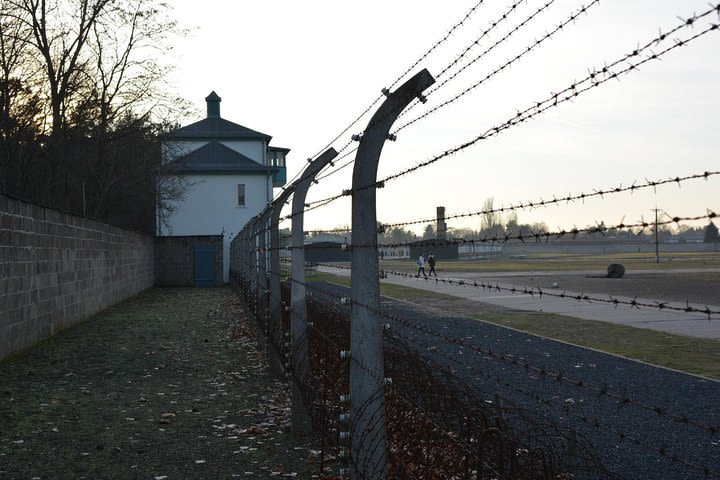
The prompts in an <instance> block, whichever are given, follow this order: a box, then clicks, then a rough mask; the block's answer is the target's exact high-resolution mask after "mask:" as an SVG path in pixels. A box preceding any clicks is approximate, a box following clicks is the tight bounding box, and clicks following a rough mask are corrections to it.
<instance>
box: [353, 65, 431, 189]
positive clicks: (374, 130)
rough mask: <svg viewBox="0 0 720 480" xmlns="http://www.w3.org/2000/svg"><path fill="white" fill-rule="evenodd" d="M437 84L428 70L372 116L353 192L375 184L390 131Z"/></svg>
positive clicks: (359, 154) (390, 96)
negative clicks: (408, 107) (407, 108)
mask: <svg viewBox="0 0 720 480" xmlns="http://www.w3.org/2000/svg"><path fill="white" fill-rule="evenodd" d="M434 83H435V79H434V78H433V76H432V75H430V72H428V71H427V69H425V68H424V69H422V70H421V71H420V72H418V73H416V74H415V75H414V76H413V77H412V78H410V79H409V80H408V81H407V82H405V83H403V84H402V85H401V86H400V87H399V88H398V89H397V90H395V91H394V92H391V93H389V94H388V97H387V99H385V101H384V102H383V104H382V105H380V108H378V110H377V111H376V112H375V114H374V115H373V116H372V118H371V119H370V121H369V122H368V126H367V128H366V129H365V132H364V133H363V134H362V137H361V138H360V145H359V146H358V151H357V154H356V156H355V167H354V168H353V183H352V185H353V190H354V189H355V188H357V187H364V186H365V185H370V184H373V183H375V181H376V177H377V168H378V164H379V163H380V153H381V152H382V149H383V146H384V145H385V140H386V139H387V136H388V134H389V133H390V127H392V124H393V123H394V122H395V120H396V119H397V117H398V116H399V115H400V113H402V111H403V110H404V109H405V107H407V106H408V105H409V104H410V102H412V100H413V99H414V98H416V97H419V96H420V95H421V94H422V92H423V91H424V90H425V89H427V88H428V87H429V86H430V85H432V84H434Z"/></svg>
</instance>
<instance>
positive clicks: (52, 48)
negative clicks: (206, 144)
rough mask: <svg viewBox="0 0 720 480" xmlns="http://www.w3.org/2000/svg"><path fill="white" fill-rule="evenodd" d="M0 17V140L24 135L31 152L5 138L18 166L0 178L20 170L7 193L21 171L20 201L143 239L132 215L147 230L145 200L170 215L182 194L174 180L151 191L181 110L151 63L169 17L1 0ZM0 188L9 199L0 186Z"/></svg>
mask: <svg viewBox="0 0 720 480" xmlns="http://www.w3.org/2000/svg"><path fill="white" fill-rule="evenodd" d="M0 8H1V9H2V20H1V22H0V28H1V30H0V57H1V58H0V68H2V72H0V115H1V114H4V117H3V118H0V133H4V132H8V131H11V127H12V126H17V125H29V128H28V129H26V130H27V131H28V132H29V135H28V136H29V138H30V140H29V141H26V142H25V144H27V145H33V144H34V145H38V146H40V148H36V149H35V150H34V151H30V150H28V149H27V148H26V149H24V150H22V149H20V147H21V146H22V145H23V142H22V141H21V139H20V138H19V137H17V135H16V136H15V137H12V138H9V137H8V138H9V140H8V141H5V142H4V143H3V145H2V146H3V148H6V149H8V151H11V150H13V149H15V150H17V151H22V152H23V153H24V154H25V157H21V156H20V155H19V154H16V155H15V156H14V159H13V160H12V161H7V162H6V163H7V165H3V164H2V161H0V169H2V170H1V171H3V173H4V172H5V171H14V170H18V171H19V172H21V173H18V174H17V175H15V176H16V177H18V179H19V180H17V181H14V182H15V183H18V182H20V183H22V179H23V178H28V175H27V172H28V171H32V179H33V180H32V182H30V183H32V184H33V185H30V186H28V187H26V188H24V190H25V195H23V196H29V197H31V198H32V199H33V200H35V201H38V202H40V203H45V204H52V205H53V206H56V207H60V208H64V209H68V210H71V211H75V212H77V213H82V214H86V215H89V216H93V217H98V218H101V219H106V220H108V221H114V222H119V223H121V224H125V225H130V226H133V227H135V228H142V229H147V230H149V231H153V230H154V228H152V227H151V226H149V223H150V221H148V220H147V219H146V218H144V217H145V216H146V212H147V213H149V217H150V220H151V221H152V223H154V216H155V214H154V205H155V203H156V197H159V198H160V200H159V202H158V203H159V204H160V205H161V207H162V208H165V207H167V208H170V207H169V206H170V205H171V204H172V201H171V200H172V199H177V198H178V197H179V196H181V195H183V193H184V190H186V189H183V186H182V185H183V182H181V181H176V180H173V181H165V180H160V181H159V182H157V183H156V182H155V179H156V178H161V177H162V173H163V165H162V164H161V162H160V153H159V152H160V149H159V141H158V140H159V135H160V133H161V131H162V130H164V129H165V127H166V126H168V125H169V124H171V123H175V122H174V121H173V120H172V119H174V118H176V117H175V115H180V114H182V113H185V112H186V111H187V103H186V102H184V101H181V100H178V99H177V98H176V97H175V96H174V95H172V94H170V93H169V92H170V89H169V88H168V85H167V84H166V83H165V78H166V74H167V72H168V71H169V69H170V68H171V66H170V65H168V64H165V63H163V60H162V59H163V58H166V55H165V53H166V51H167V50H169V49H170V40H171V39H172V38H173V37H174V36H175V35H180V34H182V33H183V32H182V31H181V30H180V29H179V28H178V25H177V23H176V22H175V21H174V20H173V19H172V17H171V15H170V7H169V6H168V5H167V4H165V3H164V2H162V1H161V0H3V2H2V4H1V7H0ZM23 106H27V107H30V106H32V107H33V108H34V110H33V111H29V110H27V109H25V110H23V109H22V108H20V107H23ZM32 122H35V123H34V124H33V123H32ZM5 137H7V135H6V136H4V137H2V138H3V140H4V139H5ZM15 150H13V151H15ZM13 169H14V170H13ZM13 178H14V177H13ZM168 184H172V186H171V187H170V186H168ZM0 187H2V188H3V191H5V192H8V191H10V186H8V185H7V181H6V185H0ZM165 195H167V196H168V201H165ZM140 211H142V212H143V215H142V216H143V219H134V218H133V217H134V216H138V215H137V214H138V212H140ZM139 225H142V227H140V226H139Z"/></svg>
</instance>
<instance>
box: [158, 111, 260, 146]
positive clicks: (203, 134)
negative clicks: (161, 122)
mask: <svg viewBox="0 0 720 480" xmlns="http://www.w3.org/2000/svg"><path fill="white" fill-rule="evenodd" d="M166 137H167V138H170V139H183V140H265V141H266V142H267V143H270V139H271V138H272V137H271V136H270V135H267V134H265V133H262V132H258V131H255V130H251V129H249V128H247V127H243V126H242V125H238V124H237V123H233V122H231V121H229V120H225V119H224V118H220V117H210V118H204V119H202V120H200V121H199V122H195V123H191V124H190V125H188V126H186V127H182V128H179V129H177V130H174V131H172V132H169V133H167V134H166Z"/></svg>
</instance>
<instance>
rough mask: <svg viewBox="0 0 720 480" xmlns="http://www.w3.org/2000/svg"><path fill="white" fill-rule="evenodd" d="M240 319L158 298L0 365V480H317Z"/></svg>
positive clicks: (170, 294)
mask: <svg viewBox="0 0 720 480" xmlns="http://www.w3.org/2000/svg"><path fill="white" fill-rule="evenodd" d="M244 315H245V313H244V311H243V310H242V307H240V306H239V303H238V301H237V300H236V298H235V297H234V296H233V294H232V292H231V291H230V290H229V289H212V290H210V289H202V290H201V289H167V290H158V289H156V290H151V291H149V292H146V293H144V294H142V295H140V296H139V297H137V298H135V299H132V300H129V301H126V302H123V303H121V304H120V305H117V306H115V307H113V308H111V309H109V310H107V311H106V312H104V313H102V314H100V315H98V316H96V317H94V318H93V319H91V320H89V321H88V322H86V323H83V324H81V325H79V326H78V327H75V328H73V329H70V330H69V331H66V332H64V333H61V334H60V335H57V336H56V337H54V338H52V339H50V340H48V341H47V342H44V343H42V344H40V345H38V346H37V347H35V348H34V349H32V350H31V351H29V352H28V353H26V354H25V355H22V356H19V357H16V358H14V359H12V360H10V361H6V362H4V363H0V480H6V479H58V478H72V479H81V478H88V479H90V478H92V479H104V478H132V479H156V480H162V479H167V480H171V479H187V478H233V477H250V476H252V478H268V477H270V476H273V477H283V476H287V477H290V476H297V477H298V478H311V475H312V472H311V470H312V469H313V465H311V463H312V461H313V460H312V459H313V454H312V451H311V450H310V449H309V448H308V445H304V444H302V443H301V442H297V441H295V440H294V439H293V438H292V437H291V436H290V434H289V433H288V424H289V417H288V409H287V407H288V405H289V402H288V398H287V396H286V390H287V389H286V388H285V387H284V385H283V384H281V383H278V382H273V381H271V380H270V379H269V377H268V374H267V371H266V367H265V361H264V359H263V357H262V355H261V353H260V352H258V350H257V349H256V347H255V341H254V340H253V339H252V338H251V337H249V336H248V330H247V324H245V323H244V322H242V321H239V319H241V318H242V317H243V316H244Z"/></svg>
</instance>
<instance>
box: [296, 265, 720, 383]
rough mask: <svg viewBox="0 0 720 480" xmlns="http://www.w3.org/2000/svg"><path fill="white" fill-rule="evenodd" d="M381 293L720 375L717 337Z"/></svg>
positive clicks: (437, 296)
mask: <svg viewBox="0 0 720 480" xmlns="http://www.w3.org/2000/svg"><path fill="white" fill-rule="evenodd" d="M309 280H311V281H328V282H333V283H337V284H340V285H344V286H349V285H350V279H349V278H348V277H341V276H338V275H332V274H327V273H319V272H316V273H314V274H313V275H312V277H310V278H309ZM716 292H717V290H716ZM380 293H381V294H382V295H384V296H387V297H391V298H396V299H399V300H404V301H408V302H412V303H415V304H417V305H419V306H421V307H423V308H425V309H428V310H432V311H434V312H437V313H440V314H443V315H457V316H465V317H470V318H476V319H478V320H482V321H485V322H489V323H493V324H497V325H502V326H506V327H510V328H514V329H517V330H521V331H524V332H528V333H532V334H535V335H540V336H543V337H546V338H552V339H556V340H560V341H564V342H568V343H572V344H575V345H579V346H583V347H587V348H593V349H596V350H600V351H604V352H608V353H613V354H616V355H620V356H624V357H627V358H632V359H635V360H640V361H644V362H648V363H651V364H653V365H659V366H663V367H667V368H673V369H676V370H681V371H684V372H688V373H693V374H696V375H702V376H706V377H709V378H715V379H720V341H718V340H712V339H703V338H694V337H687V336H682V335H672V334H668V333H664V332H657V331H653V330H647V329H642V328H635V327H629V326H626V325H617V324H613V323H609V322H602V321H596V320H583V319H578V318H573V317H569V316H565V315H559V314H552V313H542V312H526V311H518V310H513V309H508V308H503V307H499V306H495V305H489V304H486V303H479V302H474V301H470V300H466V299H462V298H458V297H454V296H451V295H446V294H442V293H436V292H429V291H427V290H421V289H417V288H410V287H405V286H401V285H392V284H388V283H381V284H380Z"/></svg>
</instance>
